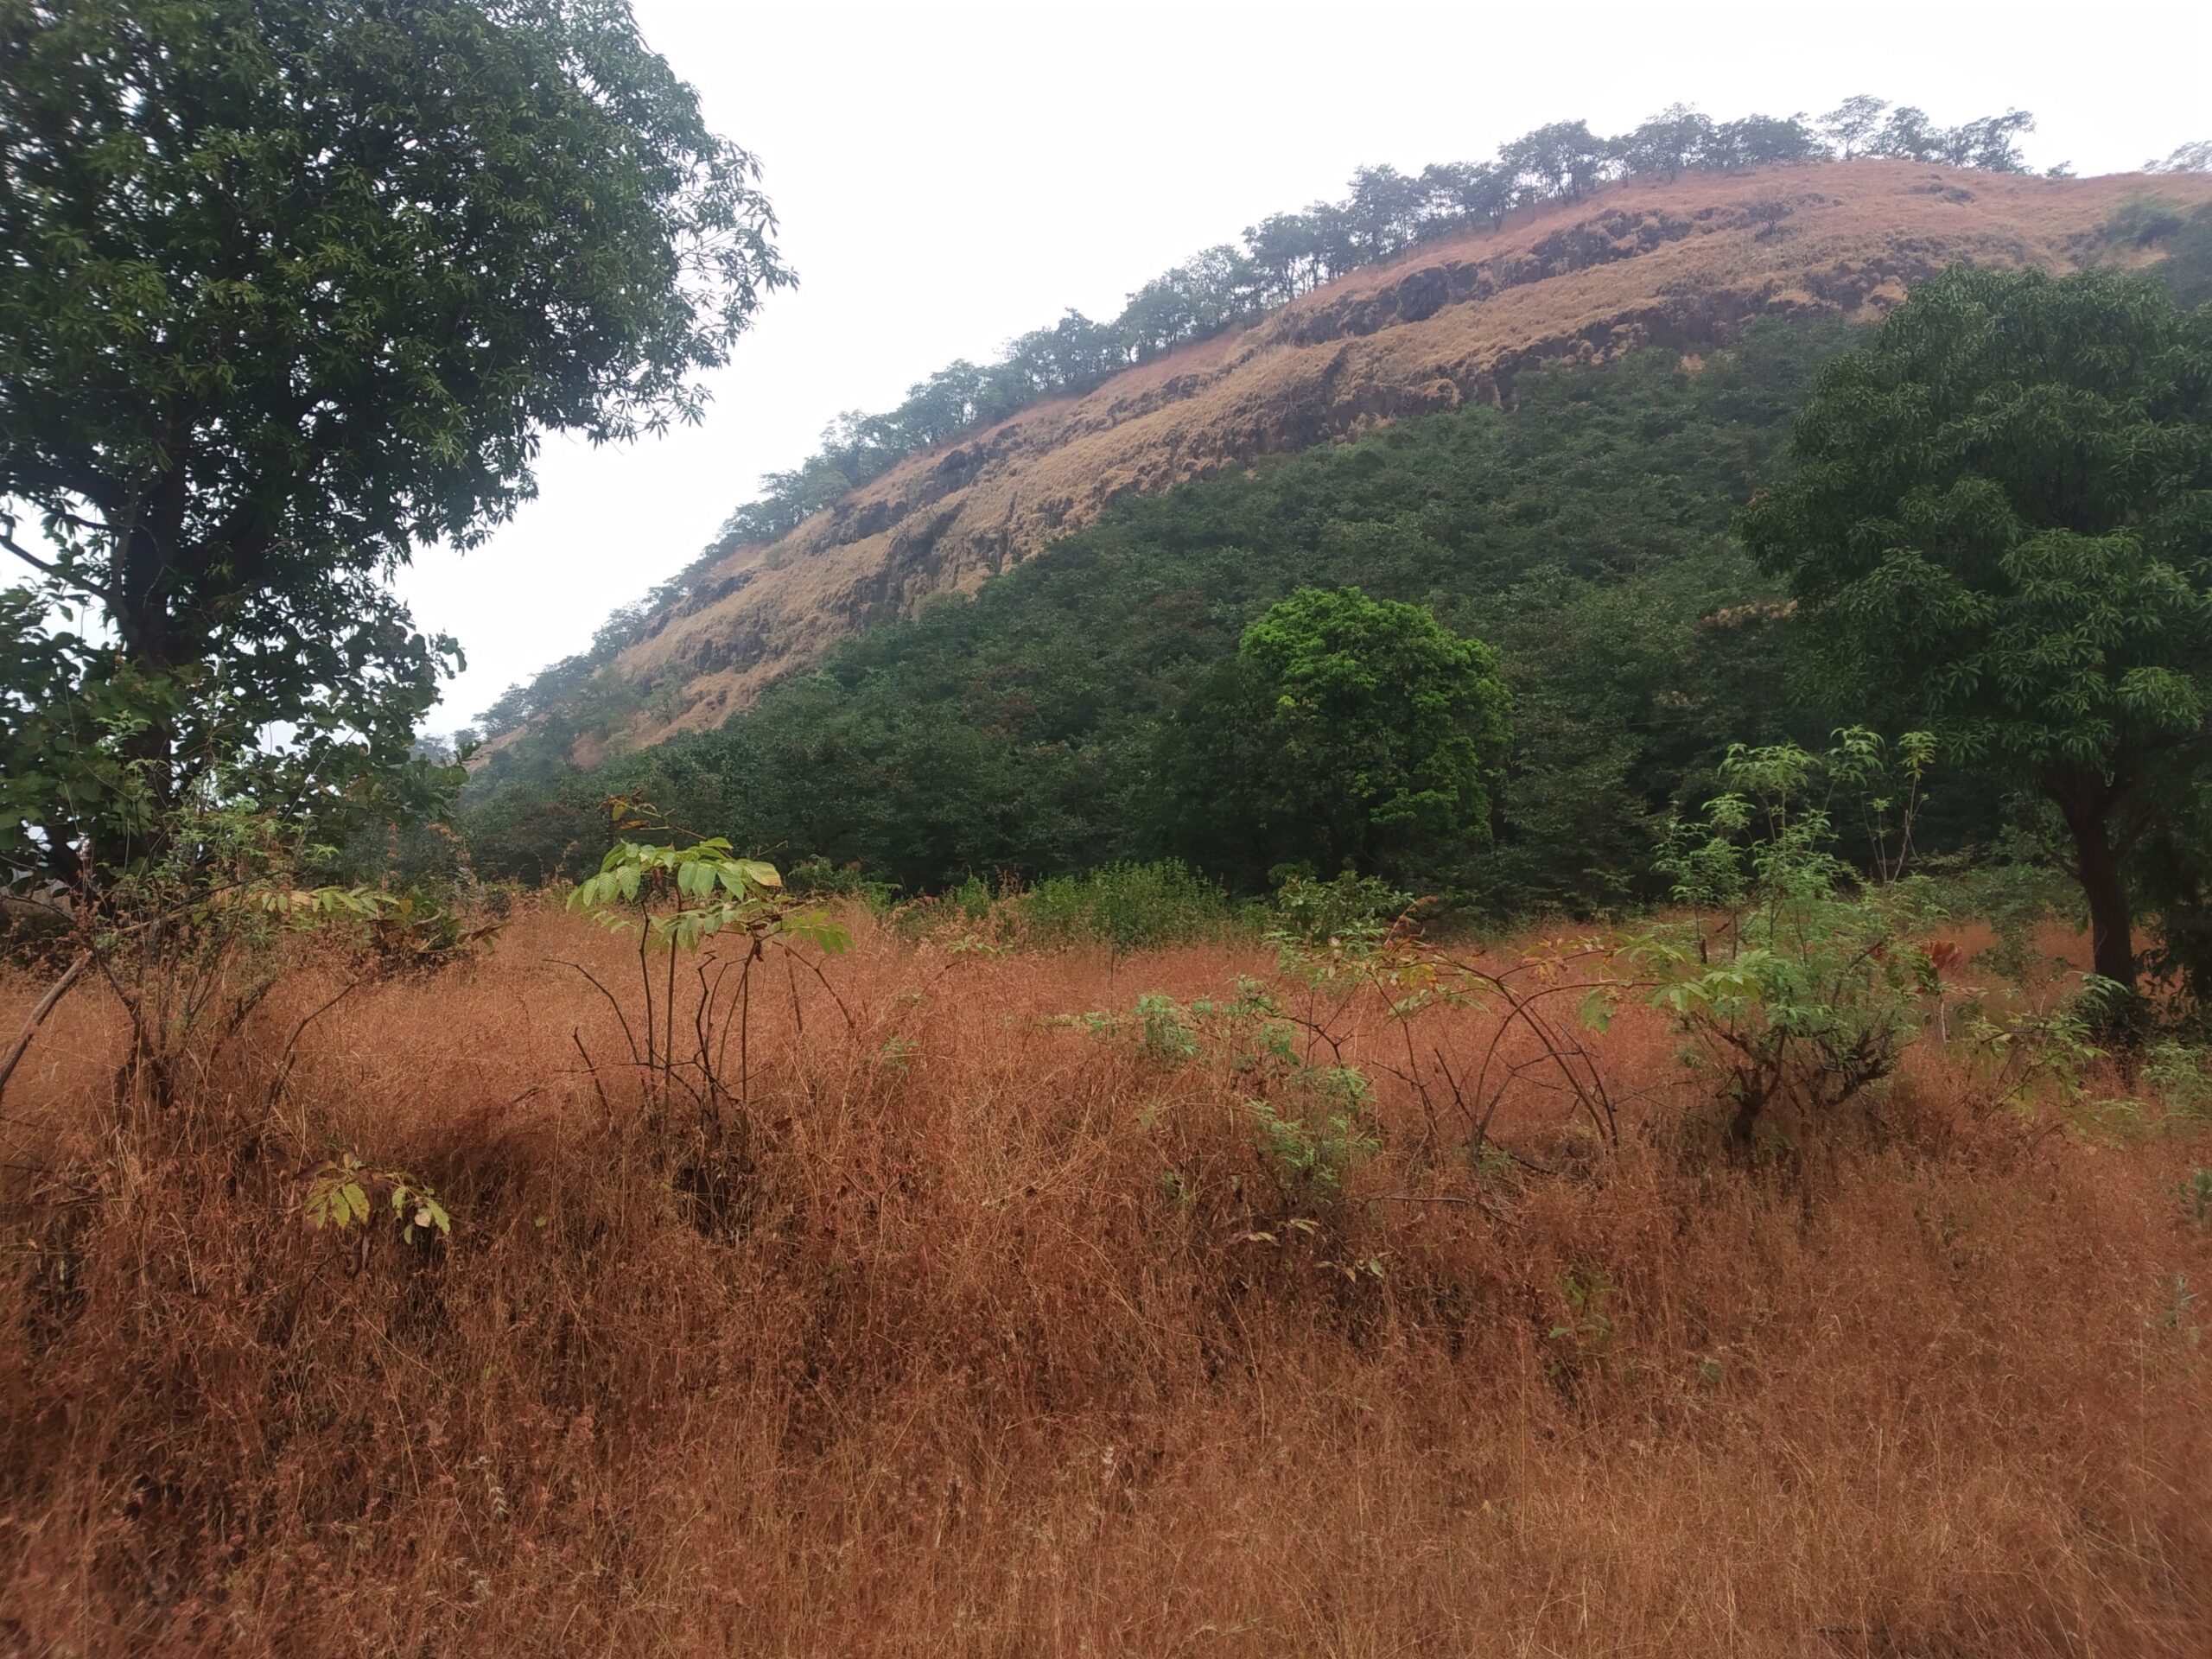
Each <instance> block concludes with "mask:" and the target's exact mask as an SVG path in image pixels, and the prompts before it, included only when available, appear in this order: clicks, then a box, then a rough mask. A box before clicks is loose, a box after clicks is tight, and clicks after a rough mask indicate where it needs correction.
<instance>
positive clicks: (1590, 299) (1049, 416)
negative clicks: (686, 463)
mask: <svg viewBox="0 0 2212 1659" xmlns="http://www.w3.org/2000/svg"><path fill="white" fill-rule="evenodd" d="M2146 191H2155V193H2156V194H2158V195H2159V196H2161V197H2163V198H2164V199H2166V200H2171V201H2175V202H2177V203H2181V204H2185V205H2190V206H2195V205H2197V204H2200V203H2203V202H2206V201H2208V200H2212V178H2208V177H2204V176H2198V175H2177V176H2164V177H2160V178H2158V179H2156V180H2151V179H2146V178H2141V177H2137V176H2133V175H2124V176H2115V177H2109V178H2102V179H2091V180H2058V181H2053V180H2045V179H2039V178H2035V177H2030V176H2024V175H2007V174H1999V173H1991V172H1986V171H1967V170H1962V169H1954V168H1942V167H1934V166H1929V165H1924V164H1921V163H1914V162H1849V163H1830V164H1824V165H1815V166H1808V167H1794V168H1774V169H1764V170H1757V171H1752V172H1750V173H1741V174H1700V175H1684V176H1682V177H1681V178H1680V179H1678V180H1676V181H1673V182H1671V183H1662V182H1657V181H1643V182H1635V183H1630V184H1624V185H1619V186H1616V187H1613V188H1608V189H1606V190H1604V191H1602V192H1600V193H1599V194H1596V195H1594V196H1592V197H1591V198H1589V199H1587V200H1582V201H1580V202H1572V203H1566V202H1563V203H1558V204H1554V205H1552V206H1550V207H1545V208H1542V209H1541V210H1536V211H1533V212H1531V213H1529V214H1528V215H1527V216H1526V217H1524V218H1520V219H1516V221H1515V222H1512V223H1510V224H1509V225H1508V226H1506V227H1505V228H1504V229H1503V230H1501V231H1498V232H1491V233H1484V234H1476V235H1468V236H1461V237H1455V238H1448V239H1443V240H1439V241H1436V242H1433V243H1430V244H1427V245H1424V246H1422V247H1421V248H1420V249H1419V250H1417V251H1415V252H1414V253H1412V254H1410V255H1408V256H1407V257H1404V258H1402V259H1400V260H1398V261H1396V262H1395V263H1393V264H1389V265H1386V266H1382V267H1377V268H1375V269H1373V270H1363V271H1359V272H1357V273H1355V274H1353V275H1352V276H1351V277H1346V278H1344V279H1343V280H1341V281H1339V282H1337V283H1332V284H1330V285H1328V286H1326V287H1325V288H1322V289H1316V290H1315V291H1314V292H1313V293H1311V294H1309V295H1306V296H1304V297H1302V298H1300V299H1299V300H1297V301H1295V302H1292V303H1291V304H1289V305H1287V306H1286V307H1284V308H1282V309H1281V310H1280V311H1278V312H1276V313H1274V315H1270V316H1269V317H1268V318H1267V319H1265V320H1264V321H1262V322H1260V323H1259V324H1257V325H1255V326H1254V327H1249V328H1248V329H1245V330H1243V331H1242V332H1239V333H1235V334H1228V335H1224V336H1221V337H1218V338H1217V339H1214V340H1209V341H1206V342H1204V343H1202V344H1199V345H1195V346H1189V347H1186V348H1185V349H1183V350H1181V351H1179V352H1177V353H1173V354H1171V355H1169V356H1166V357H1164V358H1162V359H1159V360H1157V361H1155V362H1153V363H1150V364H1147V365H1143V366H1141V367H1140V368H1136V369H1133V370H1130V371H1128V372H1126V373H1123V374H1122V375H1119V376H1117V377H1116V378H1114V379H1112V380H1110V381H1109V382H1108V383H1107V384H1106V385H1103V386H1102V387H1100V388H1099V389H1098V390H1097V391H1095V392H1093V393H1091V394H1090V395H1089V396H1087V397H1080V398H1066V399H1062V400H1060V401H1058V402H1056V403H1052V404H1042V405H1039V406H1038V407H1035V408H1033V409H1031V410H1027V411H1025V412H1024V413H1023V414H1021V415H1020V416H1016V417H1014V419H1011V420H1008V421H1006V422H1003V423H1000V424H998V425H996V426H994V427H991V428H988V429H985V430H983V431H981V432H979V433H976V434H975V435H973V436H971V437H969V438H968V439H966V440H965V441H963V442H959V443H957V444H954V445H950V446H948V447H946V448H941V449H938V450H935V451H932V452H930V453H928V454H923V455H918V456H915V457H912V458H911V459H909V460H908V461H906V462H904V463H902V464H901V465H899V466H898V467H895V468H893V470H892V471H891V472H889V473H888V474H886V475H885V476H883V477H882V478H880V479H878V480H875V481H874V482H873V483H871V484H869V485H868V486H864V487H862V488H861V489H858V490H855V492H853V493H851V494H850V495H849V496H847V497H846V498H845V499H843V500H842V501H841V502H839V503H838V504H837V505H836V506H835V507H834V508H832V509H830V510H829V511H827V512H822V513H818V514H817V515H816V516H815V517H814V518H810V519H809V520H808V521H807V522H806V523H804V524H802V525H800V526H799V528H798V530H796V531H793V532H792V533H791V534H790V535H788V536H786V537H783V538H781V539H779V540H778V541H776V542H773V543H768V544H766V545H760V546H747V547H741V548H738V549H735V550H732V551H731V552H730V553H728V555H727V556H725V557H724V558H722V559H721V561H720V562H719V563H716V564H715V565H714V566H713V567H711V568H710V569H709V570H708V571H707V572H706V573H705V574H704V575H702V578H701V579H700V580H699V581H698V582H697V583H696V586H695V587H694V588H693V590H692V591H691V593H690V594H689V596H688V597H687V598H685V599H684V600H683V601H680V602H679V603H677V605H675V606H673V607H670V608H669V609H667V610H665V611H664V612H663V613H660V614H658V615H657V616H655V617H653V618H652V620H650V622H649V623H648V625H647V627H646V630H645V637H644V638H643V639H641V640H640V641H639V643H637V644H635V645H632V646H631V647H630V648H629V649H628V650H626V652H623V653H622V654H621V655H620V657H619V658H617V659H616V661H615V662H614V663H613V664H612V666H611V668H610V669H609V670H608V671H607V672H608V673H609V674H610V675H611V676H612V677H614V678H616V679H617V680H619V681H620V682H621V683H626V685H627V686H628V687H630V688H632V689H633V693H634V695H635V696H636V698H637V706H635V707H634V708H633V709H632V711H631V712H630V713H628V714H627V715H626V716H625V719H626V732H625V733H624V734H623V735H626V737H627V738H628V739H630V740H631V741H637V742H643V743H652V742H657V741H660V740H661V739H663V738H664V737H666V736H668V735H670V734H672V733H675V732H677V731H682V730H687V729H701V728H710V727H713V726H715V725H718V724H719V723H720V722H721V721H722V720H724V719H726V718H727V717H728V715H729V714H731V713H732V712H734V710H737V709H742V708H744V707H747V706H748V705H749V704H750V703H751V702H753V700H754V699H756V698H757V697H758V696H759V695H760V691H761V690H763V689H764V688H765V687H766V686H767V685H768V684H770V683H772V682H774V681H775V680H777V679H779V678H780V677H785V676H786V675H788V674H790V673H791V672H792V671H795V670H798V669H801V668H804V667H807V666H809V665H810V664H813V663H815V662H816V661H817V660H818V659H819V658H820V657H821V656H822V653H823V652H824V651H825V650H826V649H827V648H828V647H829V645H831V644H833V643H834V642H835V641H836V640H837V639H840V638H842V637H843V636H845V635H847V634H849V633H851V632H855V631H856V630H858V629H861V628H865V627H867V626H869V625H871V624H873V623H875V622H878V621H880V620H885V619H887V618H889V617H892V616H896V615H900V614H909V613H912V611H913V609H914V608H915V607H917V606H918V604H919V602H920V601H922V600H924V599H925V598H926V597H928V596H929V595H930V594H935V593H940V592H944V591H947V590H971V589H973V588H975V587H976V586H977V585H978V584H979V583H981V582H982V580H983V579H984V578H985V577H986V576H988V575H992V574H994V573H995V572H998V571H1000V570H1002V569H1005V568H1006V567H1007V565H1008V564H1009V563H1014V562H1016V561H1018V560H1020V559H1022V558H1024V557H1026V556H1028V555H1029V554H1031V553H1033V552H1035V551H1037V550H1039V548H1040V547H1042V546H1043V545H1044V544H1045V543H1046V541H1047V540H1049V539H1050V538H1051V537H1053V536H1054V535H1056V534H1058V533H1060V532H1063V531H1067V530H1070V529H1072V528H1075V527H1077V526H1079V525H1081V524H1084V523H1087V522H1088V521H1090V519H1092V518H1095V517H1096V515H1097V513H1098V512H1099V511H1100V510H1101V509H1102V508H1103V506H1104V505H1106V504H1107V503H1108V502H1109V501H1111V500H1113V499H1116V497H1119V496H1122V495H1124V494H1128V493H1133V492H1135V493H1154V492H1158V491H1160V490H1163V489H1166V488H1167V487H1170V486H1173V485H1175V484H1178V483H1181V482H1184V481H1186V480H1192V479H1198V478H1204V477H1207V476H1211V475H1214V474H1219V473H1222V472H1224V471H1225V470H1229V469H1233V468H1235V467H1237V466H1239V465H1240V464H1241V463H1243V462H1245V461H1249V460H1250V459H1252V458H1254V457H1256V456H1259V455H1262V454H1269V453H1276V452H1281V451H1287V450H1294V449H1299V448H1306V447H1309V446H1311V445H1313V444H1317V443H1321V442H1327V441H1329V440H1331V439H1333V438H1338V437H1341V436H1343V435H1346V434H1348V433H1352V432H1357V431H1358V430H1361V429H1364V428H1367V427H1370V426H1372V425H1374V424H1376V423H1380V422H1385V421H1389V420H1391V419H1393V418H1395V417H1397V416H1405V415H1408V414H1414V413H1421V412H1427V411H1432V410H1445V409H1452V408H1457V407H1461V406H1463V405H1466V404H1499V403H1504V404H1510V402H1511V401H1512V397H1513V385H1514V381H1515V378H1516V375H1517V374H1520V373H1522V372H1524V371H1525V370H1526V369H1527V368H1528V367H1529V365H1534V364H1537V363H1541V362H1546V361H1556V360H1568V361H1581V362H1592V361H1603V360H1606V359H1611V358H1612V357H1615V356H1617V355H1618V354H1619V353H1622V352H1624V351H1625V350H1628V349H1630V348H1633V347H1636V346H1646V345H1656V346H1667V347H1670V348H1674V349H1677V350H1681V351H1686V352H1687V351H1694V350H1695V349H1698V348H1701V347H1703V346H1706V345H1708V344H1710V343H1713V342H1716V341H1725V340H1728V339H1731V338H1732V337H1733V336H1734V335H1735V334H1738V333H1739V332H1740V331H1741V330H1742V328H1743V327H1745V325H1746V324H1748V323H1749V322H1751V321H1753V320H1756V319H1758V318H1762V317H1781V318H1807V317H1821V316H1830V317H1852V318H1856V317H1866V316H1871V315H1878V314H1879V313H1880V312H1881V311H1883V310H1884V309H1885V308H1888V307H1889V306H1891V305H1893V304H1894V303H1895V302H1897V300H1898V299H1899V298H1901V297H1902V296H1903V295H1904V292H1905V290H1906V289H1907V288H1908V287H1909V286H1910V284H1911V283H1915V282H1916V281H1918V280H1920V279H1921V278H1923V277H1926V276H1928V275H1929V274H1931V273H1933V272H1934V271H1936V270H1941V269H1942V267H1944V266H1945V265H1948V264H1953V263H1955V262H1958V261H1962V260H1963V261H1970V262H1974V263H1979V264H2039V265H2043V266H2045V267H2047V268H2051V269H2067V268H2073V267H2076V266H2079V265H2081V264H2085V263H2089V262H2091V261H2095V260H2103V261H2106V262H2108V263H2109V262H2112V261H2114V260H2135V259H2141V258H2145V257H2156V255H2157V251H2158V250H2157V247H2156V245H2155V243H2153V244H2152V245H2148V246H2144V245H2138V243H2137V241H2136V239H2135V238H2133V237H2132V236H2131V237H2125V238H2123V237H2118V236H2115V235H2114V234H2113V232H2112V231H2111V229H2110V228H2109V227H2110V226H2112V225H2113V220H2114V219H2115V216H2116V215H2118V214H2120V213H2122V211H2123V210H2124V209H2125V208H2126V206H2127V205H2128V204H2129V202H2130V201H2131V200H2133V199H2134V198H2136V197H2137V196H2138V195H2139V194H2144V193H2145V192H2146ZM624 700H625V701H629V700H630V699H624ZM607 735H608V736H613V735H616V734H614V733H612V732H610V733H608V734H607ZM597 747H599V746H598V745H597V744H595V743H586V744H584V745H582V746H580V748H579V752H578V757H577V758H578V759H580V760H589V759H591V758H592V755H591V751H593V750H594V749H596V748H597Z"/></svg>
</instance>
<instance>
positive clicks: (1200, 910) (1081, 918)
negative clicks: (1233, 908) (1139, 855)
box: [1014, 858, 1231, 951]
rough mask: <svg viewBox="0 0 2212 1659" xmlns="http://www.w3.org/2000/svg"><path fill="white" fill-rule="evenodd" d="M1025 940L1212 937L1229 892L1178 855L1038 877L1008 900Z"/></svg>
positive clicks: (1128, 942)
mask: <svg viewBox="0 0 2212 1659" xmlns="http://www.w3.org/2000/svg"><path fill="white" fill-rule="evenodd" d="M1014 902H1015V904H1016V905H1017V906H1018V909H1019V913H1020V922H1021V926H1022V932H1023V935H1024V938H1025V939H1026V940H1027V942H1029V943H1033V944H1103V945H1106V946H1109V948H1111V949H1113V950H1116V951H1124V950H1153V949H1156V948H1157V947H1159V946H1160V945H1166V944H1184V943H1186V942H1188V941H1190V940H1193V939H1205V938H1216V937H1218V936H1219V935H1220V934H1222V933H1224V932H1225V931H1228V929H1229V927H1230V919H1231V918H1230V908H1229V899H1228V897H1227V896H1226V895H1225V894H1224V893H1223V892H1222V890H1221V889H1220V888H1219V887H1217V886H1216V885H1215V884H1214V883H1212V882H1211V881H1209V880H1206V879H1205V877H1204V876H1202V875H1199V874H1197V873H1196V872H1195V871H1193V870H1192V868H1190V867H1189V866H1188V865H1186V864H1185V863H1184V862H1183V861H1182V860H1180V859H1176V858H1167V859H1161V860H1160V861H1158V862H1156V863H1151V864H1133V863H1119V864H1108V865H1103V866H1102V867H1101V868H1097V869H1095V870H1090V871H1087V872H1086V873H1084V874H1082V875H1070V876H1058V877H1056V878H1054V879H1053V880H1049V881H1045V882H1040V883H1039V885H1038V886H1037V887H1033V888H1032V889H1031V890H1030V891H1029V892H1028V893H1024V894H1022V895H1021V896H1020V898H1019V899H1017V900H1015V901H1014Z"/></svg>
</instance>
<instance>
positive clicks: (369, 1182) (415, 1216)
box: [300, 1152, 453, 1244]
mask: <svg viewBox="0 0 2212 1659" xmlns="http://www.w3.org/2000/svg"><path fill="white" fill-rule="evenodd" d="M372 1192H381V1193H382V1195H383V1196H384V1198H385V1201H386V1204H387V1206H388V1207H389V1208H390V1210H391V1217H392V1223H393V1224H394V1225H395V1226H396V1227H397V1228H398V1230H399V1236H400V1239H401V1241H402V1242H403V1243H408V1244H412V1243H415V1242H416V1239H418V1238H420V1239H423V1240H425V1241H427V1240H428V1239H429V1237H430V1236H431V1235H432V1234H433V1233H434V1232H435V1234H436V1236H438V1237H440V1238H446V1237H448V1236H451V1234H452V1232H453V1217H451V1216H450V1215H448V1213H447V1212H446V1207H445V1205H442V1204H441V1203H440V1202H439V1201H438V1192H437V1189H436V1188H435V1187H434V1186H431V1185H429V1184H428V1183H427V1182H425V1181H423V1180H421V1179H418V1178H416V1176H413V1175H410V1174H409V1173H407V1172H406V1171H405V1170H404V1169H377V1168H372V1167H371V1166H368V1165H367V1164H365V1163H363V1162H362V1161H361V1160H360V1158H359V1155H357V1154H353V1153H350V1152H347V1153H340V1154H338V1155H337V1156H336V1157H334V1158H331V1159H328V1160H326V1161H325V1162H324V1163H323V1165H322V1166H321V1168H320V1169H318V1170H316V1171H315V1173H314V1174H313V1175H311V1176H310V1177H308V1195H307V1198H306V1201H305V1202H304V1203H303V1204H302V1205H301V1207H300V1208H301V1213H302V1215H303V1216H304V1217H306V1218H307V1224H308V1226H310V1227H312V1228H314V1229H315V1230H316V1231H318V1232H321V1231H323V1230H330V1231H334V1232H344V1231H345V1230H346V1229H348V1228H351V1227H359V1228H361V1229H363V1230H364V1236H363V1243H364V1244H365V1243H366V1242H367V1240H366V1229H367V1227H368V1224H369V1218H370V1217H371V1216H372V1215H373V1214H374V1213H375V1206H374V1205H372V1203H371V1202H370V1194H371V1193H372Z"/></svg>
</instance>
